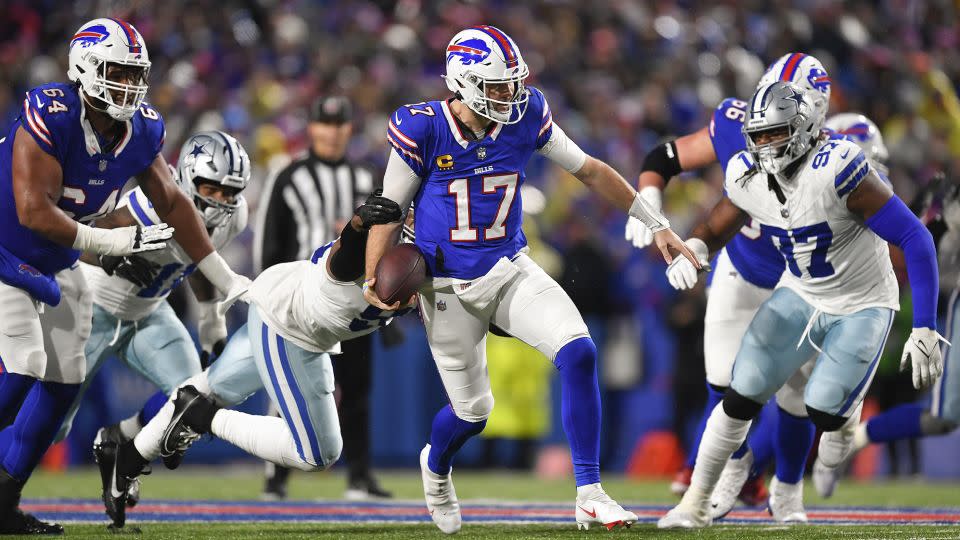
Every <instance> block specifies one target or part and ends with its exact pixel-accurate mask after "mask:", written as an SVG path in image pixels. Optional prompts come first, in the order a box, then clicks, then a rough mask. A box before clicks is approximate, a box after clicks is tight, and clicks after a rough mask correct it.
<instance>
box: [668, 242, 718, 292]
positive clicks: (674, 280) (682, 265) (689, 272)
mask: <svg viewBox="0 0 960 540" xmlns="http://www.w3.org/2000/svg"><path fill="white" fill-rule="evenodd" d="M684 244H686V245H687V247H688V248H690V251H692V252H693V254H694V255H695V256H696V257H697V260H698V261H699V262H700V266H702V267H703V268H702V270H703V271H704V272H709V271H710V262H709V260H708V258H709V256H710V251H709V250H708V249H707V245H706V244H705V243H703V240H700V239H699V238H690V239H689V240H686V241H685V242H684ZM699 272H700V270H697V268H696V267H695V266H694V265H693V263H692V262H690V261H689V260H688V259H687V258H686V257H683V256H681V255H678V256H676V257H674V258H673V262H671V263H670V266H668V267H667V279H668V280H669V281H670V285H671V286H672V287H673V288H674V289H676V290H678V291H685V290H687V289H692V288H694V287H695V286H696V285H697V279H698V277H699Z"/></svg>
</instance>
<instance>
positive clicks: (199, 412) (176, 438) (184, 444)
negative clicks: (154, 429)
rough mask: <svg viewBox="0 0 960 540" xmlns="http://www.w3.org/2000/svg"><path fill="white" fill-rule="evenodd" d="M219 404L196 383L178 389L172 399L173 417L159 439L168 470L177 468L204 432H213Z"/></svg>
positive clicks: (161, 453)
mask: <svg viewBox="0 0 960 540" xmlns="http://www.w3.org/2000/svg"><path fill="white" fill-rule="evenodd" d="M216 412H217V406H216V405H215V404H214V403H213V401H211V400H210V398H208V397H206V396H204V395H202V394H201V393H200V392H199V391H197V389H196V388H194V387H193V386H190V385H188V386H183V387H181V388H180V389H179V390H177V397H176V399H174V400H173V416H172V417H171V418H170V423H169V424H168V425H167V429H165V430H164V431H163V437H161V438H160V457H161V458H162V459H163V464H164V465H166V466H167V468H168V469H176V468H177V467H179V466H180V463H181V462H182V461H183V455H184V454H186V452H187V449H189V448H190V445H192V444H193V443H194V442H196V441H197V439H199V438H200V436H201V435H203V434H205V433H209V432H210V422H211V421H212V420H213V415H214V414H215V413H216Z"/></svg>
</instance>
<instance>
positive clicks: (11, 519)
mask: <svg viewBox="0 0 960 540" xmlns="http://www.w3.org/2000/svg"><path fill="white" fill-rule="evenodd" d="M8 534H9V535H41V534H42V535H60V534H63V526H62V525H60V524H59V523H47V522H46V521H40V520H39V519H37V518H36V517H34V516H33V515H31V514H27V513H24V512H23V511H21V510H20V509H19V508H14V509H13V511H12V512H11V513H9V514H7V515H5V516H0V535H3V536H6V535H8Z"/></svg>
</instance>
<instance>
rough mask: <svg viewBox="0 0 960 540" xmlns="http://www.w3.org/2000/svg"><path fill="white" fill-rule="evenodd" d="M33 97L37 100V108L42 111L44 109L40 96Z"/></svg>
mask: <svg viewBox="0 0 960 540" xmlns="http://www.w3.org/2000/svg"><path fill="white" fill-rule="evenodd" d="M33 97H35V98H37V108H38V109H42V108H43V103H40V96H38V95H34V96H33Z"/></svg>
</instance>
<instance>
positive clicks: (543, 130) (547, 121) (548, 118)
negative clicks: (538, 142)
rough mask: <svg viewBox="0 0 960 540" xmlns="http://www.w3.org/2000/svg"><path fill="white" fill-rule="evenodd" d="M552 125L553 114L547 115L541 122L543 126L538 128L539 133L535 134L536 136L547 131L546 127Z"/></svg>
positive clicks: (548, 127)
mask: <svg viewBox="0 0 960 540" xmlns="http://www.w3.org/2000/svg"><path fill="white" fill-rule="evenodd" d="M551 127H553V114H550V116H548V117H547V119H546V121H545V122H544V123H543V127H541V128H540V133H538V134H537V137H540V136H541V135H543V134H544V133H546V132H547V130H548V129H550V128H551Z"/></svg>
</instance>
